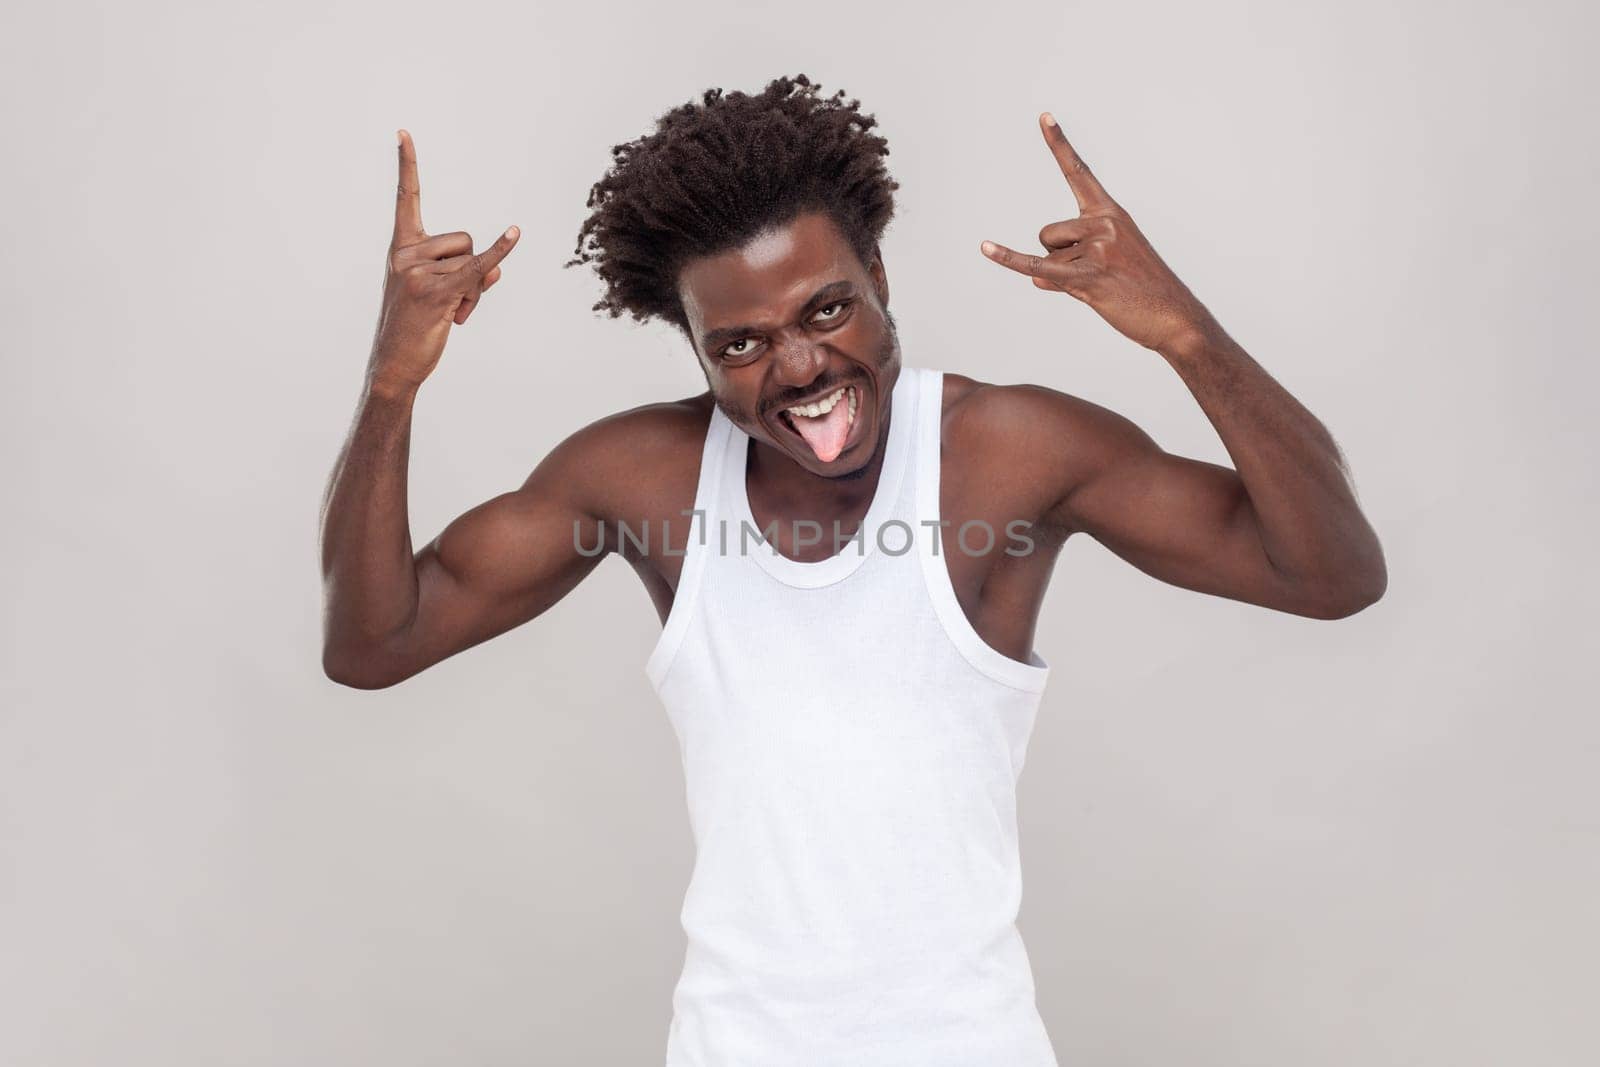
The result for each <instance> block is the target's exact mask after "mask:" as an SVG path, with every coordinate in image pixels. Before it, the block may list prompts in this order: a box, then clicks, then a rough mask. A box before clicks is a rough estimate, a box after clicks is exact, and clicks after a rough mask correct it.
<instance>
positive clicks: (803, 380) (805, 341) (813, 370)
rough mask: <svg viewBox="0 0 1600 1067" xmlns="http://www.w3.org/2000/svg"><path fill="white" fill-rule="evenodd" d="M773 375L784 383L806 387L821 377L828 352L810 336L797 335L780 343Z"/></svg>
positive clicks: (797, 387)
mask: <svg viewBox="0 0 1600 1067" xmlns="http://www.w3.org/2000/svg"><path fill="white" fill-rule="evenodd" d="M776 356H777V358H776V359H775V360H774V368H773V377H775V378H776V379H777V380H778V381H779V382H781V383H782V384H784V385H787V386H790V387H792V388H795V389H804V388H805V387H806V386H808V385H810V384H811V383H812V382H814V381H816V380H817V379H818V378H819V377H821V375H822V372H823V370H824V369H826V367H827V366H828V354H827V353H826V352H825V351H823V348H822V346H821V345H819V344H816V343H815V342H813V341H812V340H810V339H809V338H805V337H795V338H789V339H787V340H783V341H780V342H779V343H778V351H777V353H776Z"/></svg>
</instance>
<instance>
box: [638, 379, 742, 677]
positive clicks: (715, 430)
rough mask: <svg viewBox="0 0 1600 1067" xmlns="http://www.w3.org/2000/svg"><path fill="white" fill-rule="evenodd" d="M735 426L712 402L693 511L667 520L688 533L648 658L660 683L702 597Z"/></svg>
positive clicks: (648, 671)
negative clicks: (669, 606)
mask: <svg viewBox="0 0 1600 1067" xmlns="http://www.w3.org/2000/svg"><path fill="white" fill-rule="evenodd" d="M733 429H734V426H733V423H732V422H730V421H729V420H728V417H727V416H726V415H724V414H723V413H722V409H721V408H719V407H717V406H716V405H715V404H713V405H712V406H711V420H710V422H709V423H707V425H706V435H705V440H704V441H703V442H702V443H701V446H700V473H699V478H698V481H697V482H696V484H695V490H694V505H693V510H692V512H691V513H690V514H688V515H677V516H671V517H669V520H668V521H670V522H672V523H673V524H674V525H676V524H678V523H688V524H689V536H688V540H687V541H686V542H685V544H684V548H683V552H684V555H683V564H682V566H681V568H680V569H679V572H678V587H677V589H676V591H675V592H674V593H673V596H672V609H671V610H670V611H668V612H667V621H666V622H665V623H664V624H663V625H662V628H661V636H660V637H659V638H658V639H657V641H656V645H655V648H653V649H652V650H651V652H650V655H649V658H647V659H646V660H645V666H644V671H645V674H646V676H647V677H649V679H650V680H651V681H652V682H655V683H657V684H660V682H661V679H662V677H663V676H665V674H666V670H667V667H668V666H669V665H670V664H671V662H672V657H673V653H675V652H676V651H677V649H678V645H679V643H681V642H682V640H683V634H684V630H685V629H686V628H687V627H688V625H689V616H690V615H691V614H692V613H693V611H694V606H695V601H696V600H697V599H698V597H699V593H700V585H701V582H700V576H701V574H702V573H703V572H704V571H705V566H706V556H707V553H708V551H709V550H708V548H707V542H708V535H707V529H708V528H712V527H714V524H715V523H716V521H717V519H718V517H719V515H720V513H721V508H722V502H721V500H720V499H719V496H720V487H721V475H722V468H723V464H724V462H725V459H726V456H727V452H728V445H729V442H730V440H731V439H732V437H733Z"/></svg>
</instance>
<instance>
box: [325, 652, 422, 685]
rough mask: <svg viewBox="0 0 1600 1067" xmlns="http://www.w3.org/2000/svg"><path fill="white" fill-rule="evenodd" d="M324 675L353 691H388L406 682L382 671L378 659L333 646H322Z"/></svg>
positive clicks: (391, 673) (399, 677)
mask: <svg viewBox="0 0 1600 1067" xmlns="http://www.w3.org/2000/svg"><path fill="white" fill-rule="evenodd" d="M322 673H323V674H324V675H326V676H327V678H328V680H329V681H331V682H337V683H338V684H339V685H342V686H347V687H349V688H351V689H388V688H389V687H390V686H393V685H396V684H398V683H399V682H401V681H403V680H404V679H403V677H402V676H400V675H396V674H394V673H393V672H385V671H384V670H382V669H381V666H380V661H379V659H378V657H376V656H367V655H361V654H351V653H350V652H348V651H345V650H342V649H341V648H339V647H338V646H337V645H333V644H324V645H323V646H322Z"/></svg>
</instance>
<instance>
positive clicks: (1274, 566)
mask: <svg viewBox="0 0 1600 1067" xmlns="http://www.w3.org/2000/svg"><path fill="white" fill-rule="evenodd" d="M1228 346H1229V347H1228V348H1226V349H1215V348H1207V349H1205V350H1203V351H1202V350H1200V349H1199V348H1194V349H1191V350H1190V351H1189V352H1188V353H1187V354H1185V355H1181V356H1175V357H1174V365H1175V366H1176V367H1177V368H1178V369H1179V372H1180V374H1183V375H1184V379H1185V381H1186V382H1189V384H1190V387H1191V389H1193V390H1194V392H1195V396H1196V398H1197V399H1198V400H1199V401H1200V403H1201V406H1202V407H1203V408H1204V409H1205V411H1206V414H1207V415H1208V416H1209V417H1210V419H1211V421H1212V424H1213V425H1214V426H1215V427H1216V428H1217V431H1218V433H1219V434H1220V435H1221V437H1222V440H1223V443H1224V445H1225V446H1226V447H1227V449H1228V452H1229V455H1230V456H1231V457H1232V459H1233V461H1234V463H1235V464H1236V466H1237V469H1236V470H1235V469H1231V468H1229V467H1224V466H1220V465H1218V464H1215V463H1207V462H1204V461H1201V460H1196V459H1189V458H1186V457H1183V456H1177V455H1173V454H1171V453H1168V452H1166V451H1164V450H1163V449H1162V448H1161V447H1160V446H1158V445H1157V444H1156V442H1155V441H1154V440H1152V439H1151V437H1150V436H1149V434H1147V433H1145V432H1144V431H1143V430H1141V429H1140V428H1139V427H1138V426H1137V425H1135V424H1134V423H1133V422H1132V421H1130V420H1129V419H1127V418H1125V417H1123V416H1121V415H1119V414H1117V413H1115V412H1113V411H1110V410H1108V409H1106V408H1104V407H1101V406H1099V405H1097V404H1093V403H1091V402H1089V401H1087V400H1083V399H1080V398H1078V397H1074V396H1069V395H1067V394H1064V393H1060V392H1057V391H1055V390H1053V389H1047V388H1044V387H1042V386H990V387H988V388H986V389H985V390H984V393H986V394H989V395H988V396H987V397H986V398H985V399H984V403H985V405H986V406H987V407H988V408H989V409H990V414H989V416H988V419H989V420H990V421H998V422H1003V423H1005V424H1008V425H1011V426H1014V427H1017V428H1018V429H1017V430H1016V431H1014V435H1015V437H1016V440H1015V442H1014V446H1013V448H1012V449H1011V451H1012V452H1013V454H1016V455H1018V456H1019V457H1025V458H1023V459H1022V462H1025V463H1026V464H1027V465H1028V468H1029V470H1030V474H1031V476H1032V477H1033V478H1035V479H1037V482H1038V484H1039V485H1040V486H1041V489H1040V493H1041V499H1042V501H1043V515H1044V518H1043V520H1042V521H1044V522H1045V523H1046V524H1048V525H1051V526H1055V527H1058V528H1061V529H1063V530H1065V531H1067V532H1069V533H1070V532H1084V533H1087V534H1089V535H1090V536H1091V537H1093V538H1094V539H1095V540H1096V541H1099V542H1100V543H1101V544H1103V545H1105V546H1106V548H1108V549H1110V550H1111V551H1112V552H1114V553H1115V554H1116V555H1117V556H1119V557H1120V558H1122V559H1124V560H1126V561H1127V562H1129V563H1131V564H1133V565H1134V566H1136V567H1138V568H1139V569H1140V570H1141V571H1143V572H1144V573H1146V574H1148V575H1150V576H1151V577H1154V578H1158V579H1160V580H1161V581H1164V582H1167V583H1169V584H1172V585H1177V586H1181V587H1183V588H1185V589H1193V590H1196V591H1198V592H1203V593H1210V594H1213V595H1216V596H1223V597H1228V598H1230V599H1234V600H1240V601H1244V602H1246V603H1251V604H1258V605H1260V606H1262V607H1269V608H1273V609H1276V610H1278V611H1285V612H1289V613H1292V614H1296V615H1303V616H1306V617H1309V618H1317V619H1337V618H1342V617H1344V616H1347V615H1350V614H1353V613H1355V612H1356V611H1359V610H1361V609H1362V608H1364V607H1366V606H1368V605H1369V604H1372V603H1373V602H1375V601H1376V600H1377V599H1378V598H1379V597H1380V596H1382V594H1383V589H1384V585H1385V581H1386V575H1385V568H1384V561H1383V552H1382V549H1381V547H1380V546H1379V544H1378V539H1377V537H1376V535H1375V534H1374V533H1373V531H1372V528H1371V526H1369V525H1368V523H1367V521H1366V519H1365V517H1364V516H1363V515H1362V513H1361V509H1360V507H1359V505H1358V504H1357V502H1356V499H1355V494H1354V491H1353V489H1352V487H1351V482H1350V476H1349V472H1348V470H1347V469H1346V467H1345V465H1344V462H1343V460H1342V457H1340V455H1339V452H1338V449H1337V447H1336V446H1335V444H1334V442H1333V439H1332V438H1331V437H1330V436H1329V435H1328V432H1327V430H1326V429H1324V428H1323V426H1322V424H1321V423H1320V422H1318V421H1317V419H1316V418H1315V417H1314V416H1312V415H1311V413H1310V412H1309V411H1307V410H1306V409H1305V408H1304V407H1303V406H1302V405H1301V404H1300V403H1299V402H1298V401H1296V400H1295V399H1294V397H1293V396H1291V395H1290V394H1289V393H1288V392H1287V391H1286V390H1284V389H1283V387H1282V386H1280V385H1279V384H1278V383H1277V382H1275V381H1274V380H1273V379H1272V378H1271V377H1270V376H1269V375H1268V374H1267V373H1266V371H1264V370H1263V369H1261V367H1260V366H1259V365H1258V364H1256V363H1255V361H1254V360H1251V359H1250V357H1249V356H1248V355H1246V354H1245V353H1244V352H1243V350H1241V349H1238V348H1237V346H1234V345H1232V343H1231V342H1229V343H1228Z"/></svg>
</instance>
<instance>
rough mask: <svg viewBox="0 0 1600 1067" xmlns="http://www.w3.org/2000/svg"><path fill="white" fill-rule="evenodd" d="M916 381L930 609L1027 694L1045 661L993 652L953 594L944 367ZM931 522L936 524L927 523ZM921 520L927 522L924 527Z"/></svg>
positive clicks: (1037, 687) (982, 661)
mask: <svg viewBox="0 0 1600 1067" xmlns="http://www.w3.org/2000/svg"><path fill="white" fill-rule="evenodd" d="M918 385H919V386H920V387H921V393H920V399H919V403H918V405H917V408H918V410H917V456H916V483H917V487H916V509H917V520H918V523H919V526H918V528H917V532H918V538H917V543H918V546H919V547H918V552H917V554H918V556H920V557H921V559H922V576H923V579H924V581H925V583H926V585H927V589H928V596H929V597H930V598H931V599H932V601H933V607H934V611H935V612H936V613H937V614H938V616H939V621H940V622H941V623H942V624H943V626H944V630H945V633H946V634H948V635H949V637H950V640H951V641H952V642H953V643H954V644H955V646H956V648H957V649H958V650H959V651H960V653H961V655H962V656H963V657H965V658H966V660H967V662H969V663H971V664H972V666H974V667H976V668H977V669H978V670H979V671H981V672H983V673H984V674H986V675H988V676H989V677H990V678H991V679H993V680H994V681H996V682H999V683H1001V684H1002V685H1006V686H1010V687H1011V688H1014V689H1020V690H1024V691H1026V692H1031V693H1039V692H1042V691H1043V690H1044V686H1045V682H1046V680H1047V679H1048V677H1049V673H1050V672H1049V665H1048V664H1047V663H1045V661H1044V660H1043V659H1041V658H1040V657H1039V656H1038V655H1037V653H1035V654H1033V655H1032V656H1030V659H1029V662H1027V663H1023V662H1021V661H1019V660H1014V659H1012V658H1011V657H1010V656H1007V655H1004V654H1003V653H1001V652H999V651H997V650H996V649H995V648H993V647H992V646H990V645H989V644H988V643H986V642H985V641H984V640H983V638H982V637H981V636H979V634H978V631H977V630H975V629H974V628H973V626H972V622H971V620H969V619H968V618H967V614H966V612H965V611H964V610H963V609H962V607H961V602H960V601H959V600H958V599H956V591H955V586H954V585H953V584H952V583H951V580H950V568H949V564H948V562H947V561H946V555H947V553H946V551H945V546H946V545H949V546H952V547H954V546H959V545H960V544H961V536H962V535H961V531H960V530H959V529H957V528H952V529H951V536H950V537H949V538H948V539H947V540H945V539H942V538H941V534H942V532H943V530H944V529H945V526H946V525H947V524H951V525H953V523H954V520H953V519H951V520H946V519H945V517H944V515H943V514H942V513H941V511H940V503H939V484H940V480H941V478H940V474H941V471H942V469H943V455H942V445H943V439H944V434H943V426H944V372H943V371H940V370H926V369H925V370H923V372H922V380H921V381H920V382H919V383H918ZM934 522H938V523H940V525H939V526H933V525H931V524H932V523H934ZM921 523H928V524H930V525H926V526H923V525H920V524H921ZM986 536H987V535H986V534H985V533H984V531H982V530H974V531H970V539H971V540H973V541H976V542H978V543H982V542H983V541H984V540H985V539H986ZM993 536H995V537H996V538H1003V537H1005V536H1006V533H1005V531H1003V530H995V531H993ZM956 551H960V548H959V547H957V548H956Z"/></svg>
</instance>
